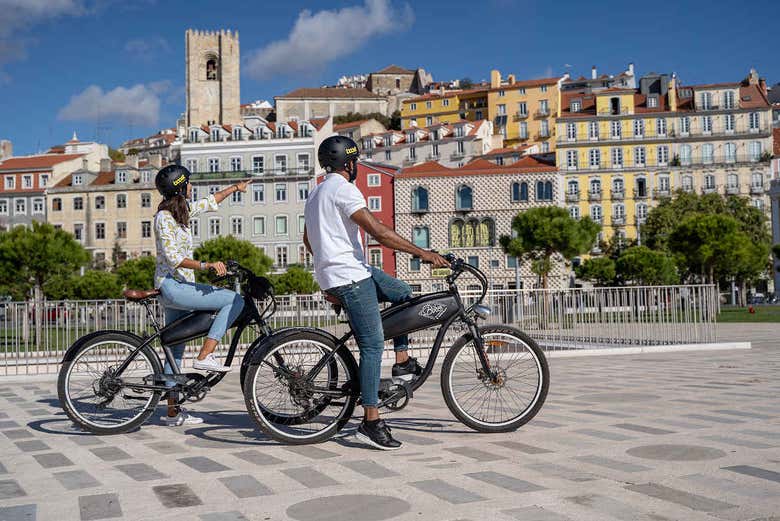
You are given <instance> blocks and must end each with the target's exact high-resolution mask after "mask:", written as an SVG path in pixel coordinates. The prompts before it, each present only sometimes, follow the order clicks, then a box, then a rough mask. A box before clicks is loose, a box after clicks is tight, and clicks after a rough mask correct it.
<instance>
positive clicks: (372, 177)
mask: <svg viewBox="0 0 780 521" xmlns="http://www.w3.org/2000/svg"><path fill="white" fill-rule="evenodd" d="M381 179H382V178H381V176H380V175H379V174H368V186H379V185H380V183H381Z"/></svg>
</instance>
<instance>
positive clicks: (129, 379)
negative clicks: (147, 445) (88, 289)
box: [57, 261, 276, 434]
mask: <svg viewBox="0 0 780 521" xmlns="http://www.w3.org/2000/svg"><path fill="white" fill-rule="evenodd" d="M225 265H226V268H227V270H228V273H227V274H226V275H223V276H222V277H219V278H217V279H215V280H214V283H215V284H216V283H219V282H221V281H230V282H233V283H234V284H235V283H236V282H237V283H238V285H239V286H240V288H241V295H242V296H243V297H244V309H243V311H242V312H241V314H240V315H239V316H238V317H237V318H236V320H235V322H234V323H233V324H232V325H231V326H230V327H231V328H235V331H234V332H233V339H232V341H231V343H230V347H229V349H228V352H227V357H226V359H225V365H228V366H230V365H231V364H232V362H233V358H234V356H235V353H236V348H237V347H238V342H239V339H240V338H241V334H242V333H243V332H244V330H245V329H247V328H251V329H254V330H255V332H256V333H257V334H258V337H257V338H256V339H255V340H254V341H253V342H252V344H251V345H250V346H249V348H248V349H247V352H246V354H245V356H244V360H243V362H242V368H241V375H242V376H243V375H245V374H246V370H247V364H248V360H250V359H251V358H252V352H253V351H254V350H255V349H257V348H258V347H259V346H260V344H261V341H262V340H263V339H264V338H266V337H267V336H268V335H270V334H271V333H272V331H271V328H270V326H269V325H268V324H267V322H266V319H267V318H268V317H270V316H271V315H272V314H273V313H274V311H275V309H276V301H275V300H274V298H273V292H272V286H271V283H270V282H269V281H268V279H266V278H264V277H258V276H256V275H255V274H254V273H252V272H251V271H250V270H248V269H246V268H244V267H242V266H241V265H239V264H238V263H237V262H235V261H228V262H226V263H225ZM159 294H160V291H159V290H127V291H125V292H124V296H125V298H126V299H127V300H128V301H130V302H138V303H141V304H143V306H144V308H146V311H147V313H148V315H149V318H150V322H151V324H152V327H153V328H154V330H155V332H154V334H152V335H150V336H145V337H140V336H138V335H135V334H133V333H130V332H127V331H117V330H103V331H95V332H93V333H90V334H88V335H85V336H83V337H81V338H79V339H78V340H76V342H74V343H73V345H71V346H70V348H68V350H67V351H66V352H65V356H64V357H63V360H62V367H61V369H60V373H59V379H58V385H57V391H58V395H59V400H60V405H61V406H62V408H63V409H64V410H65V413H66V414H67V415H68V417H69V418H70V419H71V420H72V421H73V422H74V423H75V424H76V425H78V426H80V427H81V428H83V429H85V430H87V431H90V432H92V433H95V434H120V433H124V432H128V431H130V430H133V429H135V428H136V427H138V426H139V425H141V424H143V423H144V422H145V421H146V420H147V419H148V418H149V416H150V415H151V414H152V413H153V412H154V409H155V407H156V406H157V403H158V402H159V401H160V398H161V396H162V395H163V394H165V393H168V392H169V391H171V392H175V393H178V394H177V396H178V397H179V398H178V403H179V404H181V403H183V402H185V401H190V402H198V401H200V400H202V399H203V398H205V397H206V394H207V393H208V392H209V390H211V389H212V388H213V387H214V386H215V385H217V384H218V383H219V382H220V381H221V380H222V379H223V378H224V377H225V373H208V374H201V373H182V372H181V371H180V370H179V368H178V366H177V365H176V363H175V362H174V359H173V353H172V351H171V348H170V346H173V345H176V344H180V343H182V342H187V341H190V340H194V339H196V338H200V337H204V336H206V334H207V333H208V331H209V328H210V327H211V324H212V322H213V320H214V316H215V314H216V312H214V311H193V312H191V313H188V314H186V315H184V316H182V317H181V318H179V319H177V320H175V321H173V322H171V323H170V324H168V325H166V326H165V327H161V326H160V324H159V323H158V322H157V319H156V317H155V315H154V312H153V311H152V308H151V303H152V301H153V300H154V299H155V298H156V297H157V296H158V295H159ZM255 300H257V301H264V302H265V307H264V308H263V310H262V311H260V310H258V307H257V305H256V304H255ZM158 339H159V341H160V344H161V345H162V350H163V353H164V355H165V360H166V361H167V362H168V363H169V365H170V366H171V368H172V369H173V372H174V373H173V374H164V373H163V364H162V362H161V360H160V357H159V356H158V355H157V353H156V352H155V350H154V348H153V343H154V342H155V341H156V340H158Z"/></svg>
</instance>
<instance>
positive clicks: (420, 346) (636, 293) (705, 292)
mask: <svg viewBox="0 0 780 521" xmlns="http://www.w3.org/2000/svg"><path fill="white" fill-rule="evenodd" d="M462 295H463V297H464V300H465V301H466V302H471V301H473V300H474V299H476V298H477V297H478V296H479V294H478V293H474V292H463V293H462ZM277 300H278V307H277V311H276V313H275V314H274V315H273V316H272V317H271V318H270V319H269V322H270V325H271V326H272V328H274V329H276V328H280V327H290V326H307V327H318V328H322V329H325V330H328V331H330V332H332V333H334V334H336V335H337V336H338V335H340V334H342V333H344V332H346V330H347V327H348V326H347V324H345V323H344V322H343V321H342V319H340V318H339V317H337V316H336V315H335V314H334V312H333V310H332V308H331V306H330V304H329V303H327V302H326V301H325V300H324V299H323V298H322V295H320V294H315V295H287V296H280V297H277ZM485 303H486V304H487V305H488V306H489V307H490V308H491V309H492V310H493V314H492V315H491V316H490V317H489V319H488V320H487V323H503V324H511V325H513V326H515V327H518V328H520V329H521V330H523V331H526V332H527V333H528V334H529V335H531V337H533V338H534V339H535V340H537V341H538V342H539V343H540V344H541V345H542V347H543V348H544V349H546V350H563V349H584V348H591V349H592V348H604V347H629V346H649V345H675V344H691V343H707V342H713V341H715V321H716V317H717V313H718V307H719V301H718V291H717V288H716V287H715V286H714V285H691V286H652V287H617V288H592V289H566V290H520V291H515V290H491V291H489V292H488V294H487V297H486V302H485ZM153 309H154V311H155V314H156V315H157V317H158V319H159V320H162V309H161V308H160V307H159V306H158V305H156V304H155V305H154V306H153ZM342 318H343V317H342ZM36 320H39V321H40V324H38V323H36ZM151 327H152V326H151V323H150V320H149V318H148V316H147V314H146V310H145V309H144V308H143V306H141V305H140V304H135V303H131V302H127V301H125V300H101V301H45V302H44V303H43V304H42V309H41V310H40V311H38V312H36V310H35V307H34V304H33V303H32V302H8V303H4V304H0V350H1V351H0V376H2V375H15V374H38V373H53V372H56V371H57V370H58V363H59V362H60V360H61V358H62V355H63V354H64V352H65V350H66V349H67V348H68V347H69V346H70V345H71V344H72V343H73V342H74V341H75V340H76V339H78V338H79V337H81V336H83V335H85V334H87V333H90V332H92V331H97V330H100V329H118V330H125V331H131V332H134V333H136V334H139V335H144V334H147V333H148V332H150V331H151ZM436 332H437V331H436V330H435V329H431V330H424V331H418V332H416V333H413V334H412V335H411V338H410V345H411V347H412V349H413V350H415V352H417V353H420V352H423V357H424V356H425V354H424V352H425V351H426V350H429V349H430V346H431V344H432V343H433V340H434V338H435V336H436ZM462 334H463V328H462V327H458V326H457V324H456V325H454V327H452V328H451V329H450V331H449V332H448V334H447V336H446V337H445V343H444V347H445V348H446V347H448V346H449V345H451V343H452V342H453V341H454V340H455V339H456V338H457V337H459V336H460V335H462ZM256 335H257V333H256V332H255V331H252V330H247V331H245V332H244V334H243V338H241V342H240V348H241V350H243V349H245V348H246V346H247V345H249V344H250V343H251V342H252V341H253V340H254V339H255V338H256ZM228 344H229V342H228V340H227V339H225V341H224V343H223V344H222V345H221V346H220V348H219V349H220V350H225V349H226V347H227V345H228ZM199 345H200V342H199V341H195V342H193V344H192V345H191V346H189V349H190V350H192V351H195V350H197V348H198V346H199ZM388 346H389V344H388ZM351 347H352V348H355V346H354V345H352V346H351ZM388 352H389V351H388ZM239 354H241V353H239ZM185 365H187V363H186V362H185Z"/></svg>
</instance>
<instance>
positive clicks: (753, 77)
mask: <svg viewBox="0 0 780 521" xmlns="http://www.w3.org/2000/svg"><path fill="white" fill-rule="evenodd" d="M748 85H758V72H756V69H750V75H749V76H748Z"/></svg>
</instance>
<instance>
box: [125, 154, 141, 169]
mask: <svg viewBox="0 0 780 521" xmlns="http://www.w3.org/2000/svg"><path fill="white" fill-rule="evenodd" d="M125 164H126V165H127V166H130V167H133V168H138V154H133V155H130V156H125Z"/></svg>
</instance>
